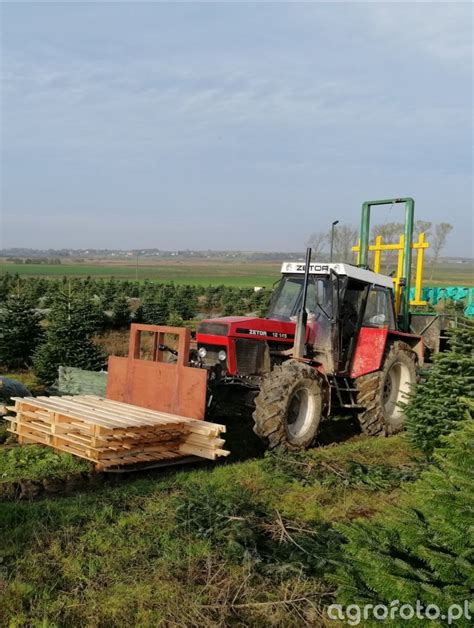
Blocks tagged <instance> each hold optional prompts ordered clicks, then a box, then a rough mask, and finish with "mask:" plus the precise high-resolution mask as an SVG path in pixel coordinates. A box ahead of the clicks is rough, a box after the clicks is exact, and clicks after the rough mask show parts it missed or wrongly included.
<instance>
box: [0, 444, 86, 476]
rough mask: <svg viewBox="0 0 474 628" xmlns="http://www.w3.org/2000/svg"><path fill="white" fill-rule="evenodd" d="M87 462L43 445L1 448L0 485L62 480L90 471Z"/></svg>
mask: <svg viewBox="0 0 474 628" xmlns="http://www.w3.org/2000/svg"><path fill="white" fill-rule="evenodd" d="M90 470H91V466H90V465H89V463H88V462H87V461H85V460H81V459H80V458H76V457H74V456H71V454H67V453H62V452H57V451H54V450H53V449H50V448H49V447H42V446H41V445H24V446H20V445H19V446H14V447H1V446H0V483H1V482H18V481H21V480H42V479H44V478H61V477H66V476H67V475H69V474H71V473H81V472H83V471H90Z"/></svg>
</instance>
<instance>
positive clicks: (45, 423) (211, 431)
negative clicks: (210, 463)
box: [6, 395, 230, 469]
mask: <svg viewBox="0 0 474 628" xmlns="http://www.w3.org/2000/svg"><path fill="white" fill-rule="evenodd" d="M14 401H15V405H14V406H12V407H10V408H9V409H10V410H12V411H13V412H14V413H15V416H10V417H6V418H7V419H9V420H10V431H11V432H13V433H14V434H17V435H18V438H19V441H20V443H41V444H44V445H49V446H51V447H53V448H55V449H59V450H60V451H67V452H69V453H71V454H74V455H76V456H79V457H81V458H85V459H86V460H90V461H91V462H93V463H94V464H95V465H96V467H97V468H98V469H101V468H108V467H115V466H121V465H129V464H134V463H137V462H140V463H143V462H155V461H160V460H168V459H175V458H180V457H183V456H189V455H193V456H199V457H202V458H208V459H210V460H215V459H216V458H218V457H219V456H227V455H228V454H229V453H230V452H228V451H226V450H224V449H222V447H223V445H224V440H223V439H222V438H221V435H222V434H223V433H224V432H225V426H224V425H218V424H217V423H208V422H206V421H197V420H195V419H189V418H186V417H181V416H177V415H173V414H167V413H165V412H158V411H156V410H148V409H146V408H141V407H139V406H134V405H130V404H128V403H122V402H120V401H112V400H110V399H104V398H102V397H97V396H94V395H81V396H65V397H24V398H21V397H15V398H14Z"/></svg>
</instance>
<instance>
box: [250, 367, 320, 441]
mask: <svg viewBox="0 0 474 628" xmlns="http://www.w3.org/2000/svg"><path fill="white" fill-rule="evenodd" d="M326 397H327V386H326V382H325V380H324V378H323V376H322V375H321V374H320V373H319V372H318V371H317V370H316V369H314V368H311V367H309V366H307V365H305V364H302V363H301V362H297V361H296V360H288V361H287V362H284V363H283V364H282V365H279V366H275V368H274V369H273V371H272V372H271V373H269V374H268V375H267V376H266V377H265V378H264V380H263V382H262V385H261V387H260V392H259V394H258V395H257V397H256V399H255V411H254V413H253V418H254V421H255V426H254V432H255V433H256V434H257V435H258V436H260V438H262V439H263V440H264V441H266V443H267V444H268V448H269V449H274V448H276V447H282V448H284V449H288V450H298V449H307V448H308V447H310V446H311V445H312V444H313V443H314V441H315V439H316V436H317V434H318V430H319V425H320V422H321V418H322V416H323V413H324V411H325V408H326V405H327V401H326Z"/></svg>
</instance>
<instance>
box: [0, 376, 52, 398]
mask: <svg viewBox="0 0 474 628" xmlns="http://www.w3.org/2000/svg"><path fill="white" fill-rule="evenodd" d="M0 375H1V376H2V377H7V378H8V379H15V380H16V381H17V382H21V383H22V384H23V385H24V386H26V387H27V388H28V390H29V391H30V392H31V393H32V394H33V395H35V396H38V395H44V394H45V392H46V388H45V386H44V384H41V382H39V381H38V379H37V377H36V375H35V374H34V373H33V371H10V372H8V373H0Z"/></svg>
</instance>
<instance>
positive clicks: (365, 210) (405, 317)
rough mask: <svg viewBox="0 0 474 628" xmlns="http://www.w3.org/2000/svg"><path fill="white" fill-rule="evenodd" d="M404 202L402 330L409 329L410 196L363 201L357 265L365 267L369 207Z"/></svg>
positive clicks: (368, 231)
mask: <svg viewBox="0 0 474 628" xmlns="http://www.w3.org/2000/svg"><path fill="white" fill-rule="evenodd" d="M397 203H404V204H405V245H404V250H403V280H404V285H403V290H402V298H401V306H400V323H401V324H400V327H401V329H402V331H406V332H408V331H409V330H410V287H411V247H412V243H413V224H414V216H415V201H414V200H413V199H412V198H388V199H383V200H379V201H365V203H363V204H362V218H361V222H360V258H359V266H362V267H364V268H367V263H368V256H369V236H370V208H371V207H372V206H373V205H394V204H397Z"/></svg>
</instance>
